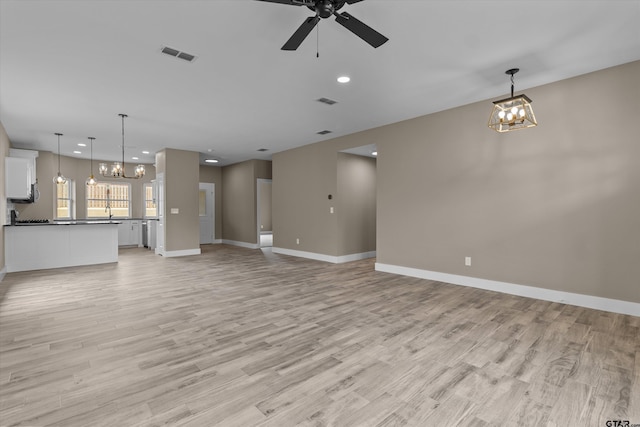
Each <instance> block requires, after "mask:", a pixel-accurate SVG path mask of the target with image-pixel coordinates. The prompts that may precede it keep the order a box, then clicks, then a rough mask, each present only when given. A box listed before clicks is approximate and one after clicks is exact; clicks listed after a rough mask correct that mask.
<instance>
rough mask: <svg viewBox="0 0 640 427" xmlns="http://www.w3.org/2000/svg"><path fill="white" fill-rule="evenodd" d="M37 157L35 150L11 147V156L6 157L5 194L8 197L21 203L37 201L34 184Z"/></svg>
mask: <svg viewBox="0 0 640 427" xmlns="http://www.w3.org/2000/svg"><path fill="white" fill-rule="evenodd" d="M36 157H38V152H37V151H33V150H20V149H16V148H11V149H9V157H6V158H5V159H4V169H5V178H4V179H5V180H4V182H5V194H6V196H5V197H6V198H7V199H13V200H14V201H17V202H19V203H29V202H33V201H35V198H36V196H37V195H36V194H32V193H33V192H34V191H35V188H34V186H33V184H35V183H36Z"/></svg>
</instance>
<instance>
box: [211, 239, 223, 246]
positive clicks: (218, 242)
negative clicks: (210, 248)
mask: <svg viewBox="0 0 640 427" xmlns="http://www.w3.org/2000/svg"><path fill="white" fill-rule="evenodd" d="M213 244H214V245H221V244H222V239H214V240H213Z"/></svg>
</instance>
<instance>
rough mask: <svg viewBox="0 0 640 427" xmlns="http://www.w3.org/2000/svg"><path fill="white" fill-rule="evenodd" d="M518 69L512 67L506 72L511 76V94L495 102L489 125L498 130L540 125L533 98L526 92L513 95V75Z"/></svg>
mask: <svg viewBox="0 0 640 427" xmlns="http://www.w3.org/2000/svg"><path fill="white" fill-rule="evenodd" d="M518 71H520V69H519V68H512V69H510V70H507V71H506V72H505V74H509V75H510V76H511V96H510V97H509V98H505V99H501V100H500V101H494V102H493V110H492V111H491V116H489V123H488V126H489V127H490V128H491V129H493V130H495V131H496V132H509V131H512V130H519V129H526V128H530V127H533V126H537V125H538V122H536V116H535V115H534V114H533V108H532V107H531V102H532V101H531V99H530V98H529V97H528V96H527V95H525V94H522V95H518V96H514V95H513V88H514V83H513V75H514V74H515V73H517V72H518Z"/></svg>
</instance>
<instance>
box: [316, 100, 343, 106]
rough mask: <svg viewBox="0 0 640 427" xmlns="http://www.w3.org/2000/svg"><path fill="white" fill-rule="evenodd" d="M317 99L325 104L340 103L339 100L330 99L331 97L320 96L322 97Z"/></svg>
mask: <svg viewBox="0 0 640 427" xmlns="http://www.w3.org/2000/svg"><path fill="white" fill-rule="evenodd" d="M316 101H318V102H322V103H323V104H327V105H333V104H337V103H338V101H334V100H333V99H329V98H320V99H317V100H316Z"/></svg>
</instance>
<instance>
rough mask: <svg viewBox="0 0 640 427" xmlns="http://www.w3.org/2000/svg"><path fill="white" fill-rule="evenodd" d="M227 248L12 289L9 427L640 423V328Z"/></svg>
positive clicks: (7, 329)
mask: <svg viewBox="0 0 640 427" xmlns="http://www.w3.org/2000/svg"><path fill="white" fill-rule="evenodd" d="M373 263H374V261H373V260H365V261H357V262H353V263H348V264H341V265H333V264H327V263H322V262H317V261H311V260H305V259H298V258H293V257H287V256H283V255H274V254H272V253H270V252H268V251H266V252H264V253H263V252H262V251H260V250H250V249H243V248H236V247H230V246H224V245H215V246H204V247H203V255H201V256H192V257H184V258H163V257H159V256H155V255H153V254H152V253H151V251H148V250H145V249H137V248H136V249H127V250H122V251H121V253H120V262H119V263H118V264H109V265H105V266H91V267H78V268H66V269H57V270H47V271H38V272H30V273H12V274H8V275H7V276H6V277H5V280H4V281H3V282H2V283H0V289H2V290H3V292H2V294H1V301H0V331H1V336H0V425H30V426H41V425H59V426H67V427H69V426H83V427H84V426H156V425H165V424H168V425H180V426H183V425H184V426H212V425H217V424H219V425H223V426H243V427H246V426H278V427H283V426H294V425H296V426H297V425H302V426H351V425H357V426H401V425H410V426H455V425H461V426H488V425H492V426H495V425H500V426H502V425H513V426H528V425H531V426H533V425H536V426H605V425H606V424H605V423H606V421H607V420H609V419H618V420H620V419H621V420H630V422H631V423H640V338H639V331H640V318H638V317H632V316H624V315H618V314H612V313H608V312H602V311H596V310H589V309H583V308H578V307H573V306H568V305H563V304H556V303H549V302H544V301H537V300H532V299H526V298H521V297H515V296H509V295H504V294H498V293H493V292H489V291H482V290H477V289H471V288H465V287H460V286H454V285H448V284H443V283H437V282H431V281H427V280H420V279H413V278H407V277H402V276H395V275H391V274H386V273H380V272H375V271H374V265H373Z"/></svg>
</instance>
